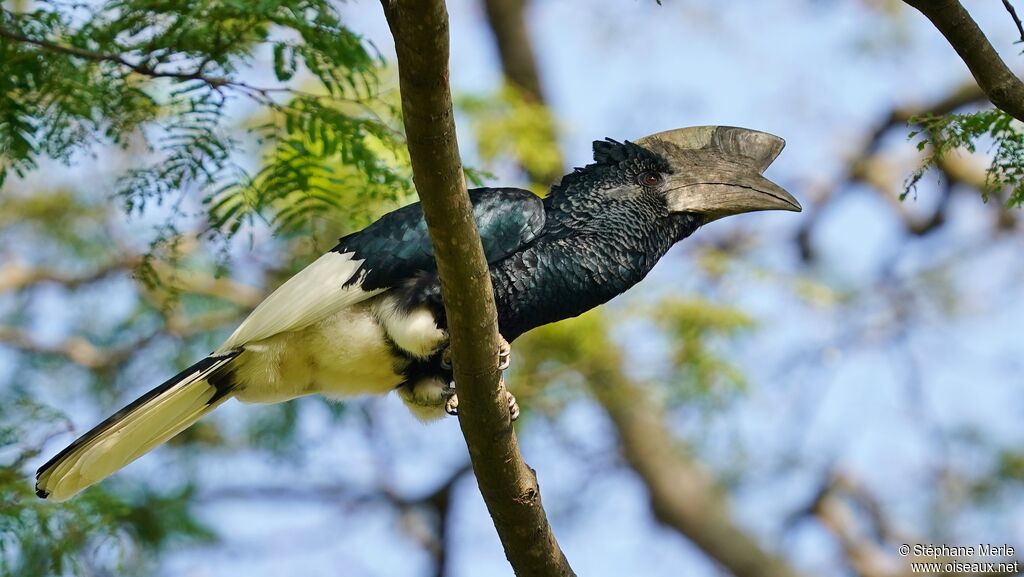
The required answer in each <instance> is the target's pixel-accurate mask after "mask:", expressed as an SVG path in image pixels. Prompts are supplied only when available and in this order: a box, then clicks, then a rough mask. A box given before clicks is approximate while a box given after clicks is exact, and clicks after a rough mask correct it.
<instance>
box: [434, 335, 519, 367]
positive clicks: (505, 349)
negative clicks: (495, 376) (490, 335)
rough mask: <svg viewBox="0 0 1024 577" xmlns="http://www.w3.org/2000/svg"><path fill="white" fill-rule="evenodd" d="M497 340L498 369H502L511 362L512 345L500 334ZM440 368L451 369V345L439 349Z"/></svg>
mask: <svg viewBox="0 0 1024 577" xmlns="http://www.w3.org/2000/svg"><path fill="white" fill-rule="evenodd" d="M498 341H499V342H498V370H499V371H504V370H505V369H507V368H508V367H509V366H510V365H511V364H512V345H510V344H508V341H506V340H505V337H503V336H501V335H498ZM441 368H442V369H444V370H446V371H450V370H452V348H451V347H445V348H444V350H443V351H441Z"/></svg>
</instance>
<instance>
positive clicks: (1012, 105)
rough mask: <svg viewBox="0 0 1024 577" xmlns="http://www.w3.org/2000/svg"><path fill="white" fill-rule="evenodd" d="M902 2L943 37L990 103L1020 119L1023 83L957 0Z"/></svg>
mask: <svg viewBox="0 0 1024 577" xmlns="http://www.w3.org/2000/svg"><path fill="white" fill-rule="evenodd" d="M904 2H906V3H907V4H909V5H911V6H913V7H914V8H917V9H918V10H919V11H920V12H921V13H922V14H924V15H925V16H926V17H927V18H928V19H929V20H931V22H932V24H934V25H935V27H936V28H938V29H939V32H941V33H942V35H943V36H945V37H946V40H948V41H949V43H950V45H952V46H953V49H954V50H956V53H957V54H959V55H960V58H962V59H963V61H964V63H965V64H967V68H969V69H970V71H971V74H973V75H974V79H975V80H977V82H978V86H980V87H981V89H982V90H984V91H985V95H986V96H988V99H989V100H991V101H992V104H995V105H996V107H998V108H999V109H1000V110H1002V111H1003V112H1006V113H1007V114H1009V115H1010V116H1013V117H1014V118H1016V119H1017V120H1022V121H1024V82H1021V80H1020V79H1019V78H1017V77H1016V76H1014V74H1013V72H1011V71H1010V69H1009V68H1008V67H1007V66H1006V63H1005V62H1003V59H1002V58H1000V57H999V54H998V53H997V52H996V50H995V48H993V47H992V44H991V43H990V42H989V41H988V38H986V37H985V33H984V32H982V31H981V28H979V27H978V24H977V22H975V21H974V19H973V18H971V15H970V14H969V13H968V12H967V9H966V8H964V7H963V5H962V4H960V2H959V1H958V0H904Z"/></svg>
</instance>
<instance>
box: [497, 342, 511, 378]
mask: <svg viewBox="0 0 1024 577" xmlns="http://www.w3.org/2000/svg"><path fill="white" fill-rule="evenodd" d="M511 364H512V345H510V344H508V341H506V340H505V337H503V336H501V335H498V370H499V371H504V370H505V369H507V368H508V367H509V365H511Z"/></svg>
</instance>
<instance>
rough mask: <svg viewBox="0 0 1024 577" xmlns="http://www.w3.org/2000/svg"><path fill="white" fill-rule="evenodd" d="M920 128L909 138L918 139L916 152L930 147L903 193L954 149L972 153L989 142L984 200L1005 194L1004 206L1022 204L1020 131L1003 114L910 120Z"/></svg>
mask: <svg viewBox="0 0 1024 577" xmlns="http://www.w3.org/2000/svg"><path fill="white" fill-rule="evenodd" d="M911 122H912V123H914V124H918V125H920V126H921V129H920V130H917V131H914V132H912V133H911V134H910V136H911V137H914V136H918V135H920V136H921V137H922V139H921V141H919V142H918V144H917V147H918V149H919V150H925V149H926V148H928V147H929V145H930V151H929V153H928V156H927V157H926V158H925V160H924V163H923V164H922V166H921V167H920V168H919V169H918V170H917V171H916V172H914V174H913V175H912V176H911V178H910V179H909V181H908V183H907V186H906V192H904V197H905V196H906V194H907V192H909V191H910V190H912V189H913V188H914V186H915V185H916V184H917V183H918V182H919V181H920V180H921V178H922V177H923V176H924V173H925V171H927V170H928V168H929V167H931V166H934V165H935V164H936V163H938V162H939V160H940V159H941V158H942V156H943V155H945V154H948V153H950V152H952V151H954V150H957V149H965V150H967V151H968V152H971V153H973V152H975V151H976V150H977V147H978V146H979V144H980V143H981V142H985V141H990V142H991V145H990V147H989V150H990V151H991V154H992V160H991V163H990V164H989V167H988V170H987V171H986V184H987V188H986V189H985V190H983V191H982V195H983V197H984V198H985V200H986V201H987V200H988V197H989V195H990V194H991V193H993V192H996V191H1000V190H1007V191H1009V195H1008V196H1007V199H1006V204H1007V206H1011V207H1015V206H1021V205H1022V204H1024V127H1022V126H1021V123H1020V122H1019V121H1017V120H1015V119H1014V118H1013V117H1011V116H1010V115H1008V114H1006V113H1005V112H1003V111H1001V110H998V109H993V110H985V111H981V112H974V113H970V114H947V115H940V116H936V115H928V116H922V117H917V118H914V119H912V120H911Z"/></svg>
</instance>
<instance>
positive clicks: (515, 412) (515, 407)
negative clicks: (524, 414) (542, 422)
mask: <svg viewBox="0 0 1024 577" xmlns="http://www.w3.org/2000/svg"><path fill="white" fill-rule="evenodd" d="M502 389H503V390H504V391H505V397H506V398H507V400H508V414H509V416H510V417H512V422H515V421H517V420H518V419H519V403H517V402H516V397H515V395H513V394H512V393H510V392H508V389H505V388H504V384H502Z"/></svg>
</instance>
